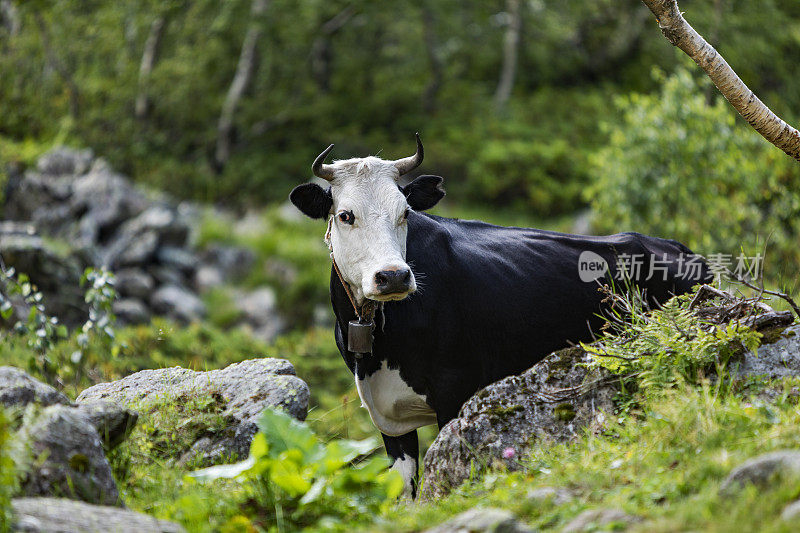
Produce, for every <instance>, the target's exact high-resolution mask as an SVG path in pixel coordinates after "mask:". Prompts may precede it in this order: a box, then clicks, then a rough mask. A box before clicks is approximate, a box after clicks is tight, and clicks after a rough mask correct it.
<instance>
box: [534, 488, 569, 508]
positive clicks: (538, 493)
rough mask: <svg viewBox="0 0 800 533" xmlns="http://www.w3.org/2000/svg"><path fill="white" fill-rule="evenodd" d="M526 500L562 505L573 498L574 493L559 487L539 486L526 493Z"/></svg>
mask: <svg viewBox="0 0 800 533" xmlns="http://www.w3.org/2000/svg"><path fill="white" fill-rule="evenodd" d="M527 498H528V501H530V502H531V503H538V504H541V503H547V502H550V503H552V504H554V505H564V504H565V503H569V502H571V501H572V500H574V499H575V495H574V494H573V493H572V491H571V490H569V489H564V488H560V487H539V488H537V489H533V490H531V491H529V492H528V494H527Z"/></svg>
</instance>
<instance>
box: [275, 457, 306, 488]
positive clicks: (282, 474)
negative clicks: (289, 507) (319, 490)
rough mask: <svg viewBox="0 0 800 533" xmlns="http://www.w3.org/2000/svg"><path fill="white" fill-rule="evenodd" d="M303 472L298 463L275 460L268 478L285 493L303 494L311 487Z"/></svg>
mask: <svg viewBox="0 0 800 533" xmlns="http://www.w3.org/2000/svg"><path fill="white" fill-rule="evenodd" d="M303 474H304V473H303V472H302V471H301V469H300V465H298V464H297V463H295V462H294V461H291V460H285V461H275V462H274V463H273V464H272V470H271V471H270V474H269V478H270V481H272V482H273V483H275V485H277V486H278V487H280V488H281V489H283V490H284V491H286V493H287V494H289V495H290V496H294V497H296V496H300V495H301V494H305V493H306V492H308V490H309V489H310V488H311V482H310V481H309V480H308V479H306V476H304V475H303Z"/></svg>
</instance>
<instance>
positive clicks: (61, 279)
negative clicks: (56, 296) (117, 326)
mask: <svg viewBox="0 0 800 533" xmlns="http://www.w3.org/2000/svg"><path fill="white" fill-rule="evenodd" d="M188 211H189V209H187V208H186V207H185V206H182V205H175V204H174V203H173V202H171V201H170V200H169V199H167V198H164V197H152V196H148V194H146V193H145V192H144V191H142V190H140V189H138V188H136V187H134V185H133V184H132V183H131V182H130V180H128V179H127V178H126V177H124V176H122V175H120V174H117V173H115V172H114V171H113V170H112V169H111V168H110V167H109V165H108V164H107V163H106V162H105V161H104V160H102V159H98V158H95V157H94V156H93V154H92V152H91V150H72V149H67V148H60V149H56V150H53V151H52V152H49V153H47V154H45V155H44V156H42V157H41V158H40V159H39V161H38V164H37V166H36V169H35V170H28V171H27V172H25V173H24V174H23V175H22V176H18V177H16V178H15V179H12V180H11V182H10V183H9V186H8V191H7V194H6V204H5V206H4V209H3V214H4V217H5V218H6V219H9V220H13V221H16V222H20V221H22V222H28V223H29V225H28V226H27V227H26V228H25V230H26V235H27V237H26V238H25V239H22V238H21V237H20V236H19V231H17V232H16V235H17V236H16V242H17V246H16V249H17V250H19V252H18V253H20V254H23V255H24V256H33V257H42V250H46V253H47V254H48V255H49V256H58V255H64V254H63V252H67V253H68V257H69V258H70V259H71V260H72V261H71V265H70V267H72V268H70V269H67V268H65V269H64V271H65V272H67V270H69V274H68V275H58V276H53V275H52V273H47V272H44V271H43V270H42V269H40V268H36V266H35V265H31V264H30V261H28V262H26V263H24V264H20V261H19V260H17V259H16V258H10V259H9V258H6V262H7V263H8V264H11V265H19V266H18V270H19V271H21V272H25V273H26V274H28V275H29V276H30V277H31V279H32V280H33V281H34V282H35V283H37V285H39V286H40V288H43V289H44V286H45V285H46V282H47V281H48V280H53V282H54V283H55V282H58V283H59V284H60V285H61V286H64V285H68V286H71V287H75V288H76V289H78V284H77V283H76V282H75V281H76V280H77V279H78V277H79V274H78V273H79V272H80V268H81V267H85V266H89V265H92V266H104V267H107V268H109V269H111V270H113V271H114V272H116V273H117V276H118V282H119V286H118V291H119V293H120V296H121V299H120V300H119V301H118V302H116V304H115V311H116V312H117V314H118V315H119V317H120V319H122V320H123V321H126V322H142V321H146V320H147V319H149V316H150V314H151V313H153V312H155V313H158V314H164V315H167V316H171V317H173V318H176V319H179V320H182V321H191V320H197V319H200V318H202V317H203V316H204V315H205V306H204V305H203V302H202V301H201V300H200V299H199V298H198V297H197V295H196V294H195V293H194V290H193V284H194V275H195V273H196V271H197V268H198V263H199V260H198V258H197V256H196V255H195V253H194V252H193V251H192V250H191V248H190V245H189V244H190V243H189V236H190V228H191V227H192V224H191V219H190V216H191V215H190V214H189V212H188ZM11 229H15V228H14V227H9V226H6V227H5V231H4V232H3V233H2V234H0V239H3V240H8V239H9V238H10V236H9V230H11ZM16 229H18V226H17V227H16ZM39 234H41V235H45V236H47V237H48V238H50V239H51V240H52V239H57V240H58V241H59V242H60V243H66V244H67V246H68V247H69V248H70V250H62V254H58V253H56V252H54V251H52V248H53V247H52V246H50V247H48V246H46V245H44V243H43V242H42V240H41V238H39V237H38V235H39ZM11 235H15V234H14V233H12V234H11ZM8 253H9V252H8V250H7V248H6V247H5V246H4V247H3V254H4V257H5V256H7V255H8ZM48 259H49V258H48ZM78 291H79V289H78ZM45 298H46V300H47V301H48V303H49V301H50V298H49V295H48V294H47V293H46V291H45ZM51 312H52V313H53V314H56V315H58V314H59V313H58V312H56V311H51ZM61 318H62V320H67V321H69V320H68V318H70V317H64V316H61Z"/></svg>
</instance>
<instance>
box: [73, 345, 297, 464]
mask: <svg viewBox="0 0 800 533" xmlns="http://www.w3.org/2000/svg"><path fill="white" fill-rule="evenodd" d="M294 374H295V372H294V367H292V365H291V363H289V362H288V361H286V360H283V359H272V358H266V359H250V360H248V361H243V362H241V363H237V364H234V365H231V366H229V367H227V368H224V369H222V370H212V371H210V372H195V371H193V370H188V369H185V368H180V367H174V368H165V369H161V370H143V371H141V372H137V373H135V374H132V375H130V376H128V377H126V378H124V379H121V380H119V381H114V382H111V383H101V384H99V385H95V386H93V387H90V388H88V389H86V390H85V391H83V392H82V393H81V395H80V396H79V397H78V400H77V401H78V403H84V402H88V401H95V400H99V399H105V400H111V401H113V402H118V403H120V404H122V405H125V406H127V407H129V408H131V409H137V410H141V411H145V410H146V407H147V406H148V405H154V404H158V403H163V402H164V401H165V400H169V399H171V398H178V397H180V396H182V395H185V394H187V393H188V394H190V393H197V392H204V393H208V394H216V395H218V396H219V398H220V399H221V402H220V403H221V413H220V414H221V415H222V416H223V418H224V419H225V420H227V421H228V424H229V425H228V427H227V428H226V429H225V431H224V432H222V434H215V435H210V436H208V437H209V440H208V441H204V442H199V441H198V443H196V444H195V449H193V450H192V452H191V453H190V454H188V455H185V456H184V457H183V462H188V461H190V460H193V459H200V461H201V462H202V463H204V464H209V463H213V462H218V461H220V460H224V459H226V458H228V457H231V456H239V457H244V456H246V455H247V453H248V452H249V449H250V443H251V442H252V439H253V436H254V435H255V433H256V431H257V429H258V428H257V425H256V424H257V421H258V418H259V415H260V414H261V412H262V411H263V410H264V409H265V408H267V407H279V408H282V409H284V410H286V411H287V412H288V413H289V414H291V415H292V416H294V417H295V418H297V419H300V420H304V419H305V417H306V412H307V409H308V395H309V392H308V386H307V385H306V384H305V382H304V381H303V380H301V379H299V378H297V377H296V376H295V375H294ZM201 440H202V439H201ZM187 451H188V450H187Z"/></svg>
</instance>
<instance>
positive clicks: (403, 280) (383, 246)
mask: <svg viewBox="0 0 800 533" xmlns="http://www.w3.org/2000/svg"><path fill="white" fill-rule="evenodd" d="M331 167H333V180H332V181H331V196H332V197H333V205H332V210H331V212H332V214H333V221H332V222H331V234H330V239H331V246H332V247H333V256H334V258H335V259H336V264H337V265H338V266H339V270H341V272H342V276H343V277H344V278H345V281H347V282H348V284H349V285H350V287H351V288H352V289H353V292H354V295H355V297H356V298H357V299H358V300H362V299H363V298H369V299H370V300H378V301H388V300H402V299H403V298H405V297H406V296H408V295H409V294H411V293H412V292H414V291H415V290H416V289H417V284H416V281H415V279H414V273H413V272H412V271H411V268H409V266H408V264H407V263H406V237H407V235H408V222H407V218H408V212H409V210H410V209H411V208H410V207H409V205H408V202H407V201H406V197H405V195H404V194H403V193H402V192H401V191H400V189H399V188H398V186H397V180H398V178H399V177H400V173H399V172H398V170H397V168H396V167H395V166H394V164H393V163H392V162H391V161H384V160H382V159H378V158H377V157H367V158H364V159H349V160H346V161H337V162H336V163H334V164H333V165H331Z"/></svg>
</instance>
